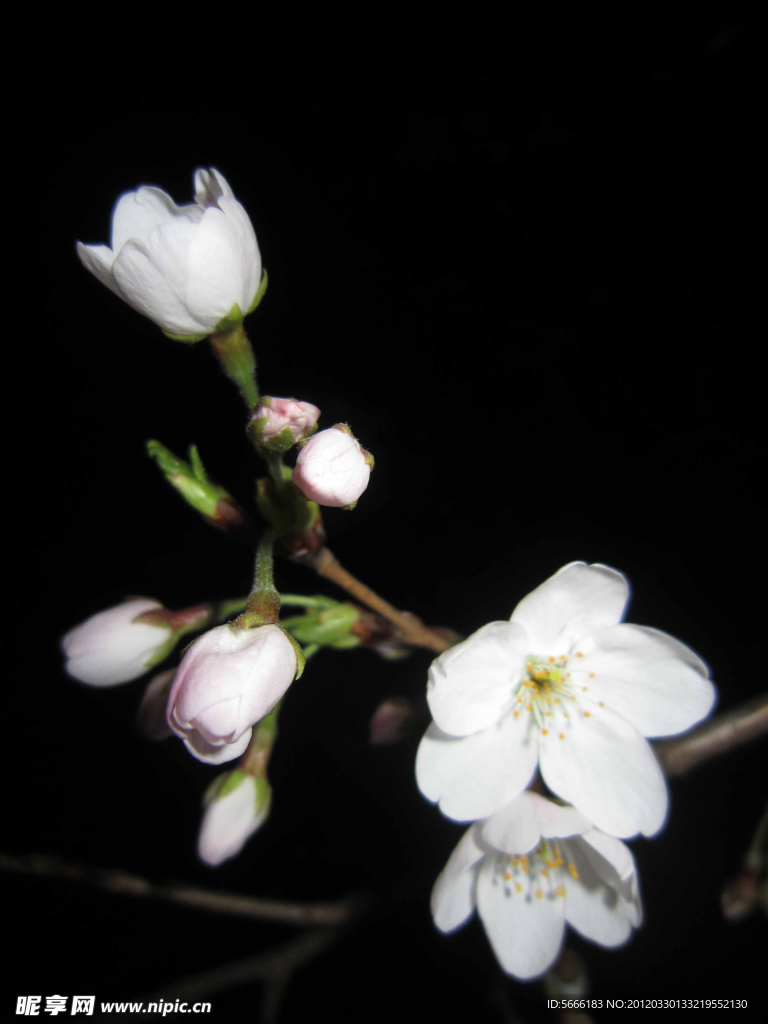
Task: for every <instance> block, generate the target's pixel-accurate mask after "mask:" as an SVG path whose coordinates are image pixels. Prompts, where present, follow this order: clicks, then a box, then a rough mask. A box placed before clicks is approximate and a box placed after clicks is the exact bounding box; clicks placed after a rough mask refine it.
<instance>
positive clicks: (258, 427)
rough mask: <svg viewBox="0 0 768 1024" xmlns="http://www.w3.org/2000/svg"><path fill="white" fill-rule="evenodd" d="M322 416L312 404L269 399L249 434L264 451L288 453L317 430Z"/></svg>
mask: <svg viewBox="0 0 768 1024" xmlns="http://www.w3.org/2000/svg"><path fill="white" fill-rule="evenodd" d="M319 416H320V410H319V409H318V408H317V406H316V405H311V404H310V403H309V402H295V401H294V400H293V399H292V398H273V397H272V396H271V395H266V396H265V397H264V398H262V399H261V401H260V402H259V404H258V405H257V406H256V408H255V409H254V410H253V416H252V417H251V422H250V425H249V427H248V432H249V434H250V435H251V437H252V439H253V441H254V442H255V444H257V445H258V446H259V447H260V448H267V449H268V450H269V451H272V452H287V451H288V449H289V448H292V447H293V446H294V445H295V444H296V442H297V441H300V440H301V439H302V438H303V437H307V436H308V435H309V434H311V433H312V432H313V431H314V430H315V428H316V425H317V421H318V418H319Z"/></svg>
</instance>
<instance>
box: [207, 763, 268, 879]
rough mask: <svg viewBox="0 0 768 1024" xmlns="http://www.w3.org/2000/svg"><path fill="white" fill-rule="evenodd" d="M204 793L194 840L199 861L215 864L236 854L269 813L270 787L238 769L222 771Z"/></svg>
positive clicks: (264, 780) (261, 780)
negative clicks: (197, 833) (204, 805)
mask: <svg viewBox="0 0 768 1024" xmlns="http://www.w3.org/2000/svg"><path fill="white" fill-rule="evenodd" d="M211 790H212V792H209V793H208V794H206V807H205V812H204V814H203V820H202V823H201V825H200V835H199V836H198V840H197V853H198V856H199V857H200V859H201V860H203V861H205V863H206V864H210V866H211V867H212V868H215V867H218V866H219V864H222V863H223V862H224V861H225V860H229V859H230V857H236V856H237V854H238V853H240V851H241V850H242V848H243V846H245V843H246V842H247V840H248V839H250V837H251V836H252V835H253V833H254V832H256V831H257V830H258V829H259V828H260V827H261V826H262V825H263V823H264V821H265V820H266V818H267V815H268V814H269V806H270V803H271V802H272V801H271V798H272V789H271V787H270V785H269V783H268V782H267V780H266V779H255V778H254V777H253V776H252V775H246V774H244V773H243V772H240V771H237V770H235V771H232V772H226V773H225V774H224V775H223V776H221V777H220V778H219V779H217V780H216V781H215V782H214V784H213V786H212V787H211Z"/></svg>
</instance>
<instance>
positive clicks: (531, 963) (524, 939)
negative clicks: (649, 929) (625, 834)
mask: <svg viewBox="0 0 768 1024" xmlns="http://www.w3.org/2000/svg"><path fill="white" fill-rule="evenodd" d="M475 908H477V911H478V913H479V915H480V919H481V921H482V922H483V927H484V928H485V931H486V934H487V936H488V939H489V941H490V943H491V946H492V947H493V951H494V953H495V954H496V957H497V959H498V961H499V963H500V964H501V966H502V967H503V968H504V970H505V971H506V972H507V973H508V974H513V975H515V976H516V977H518V978H523V979H528V978H535V977H537V976H538V975H540V974H543V973H544V971H546V970H547V969H548V968H549V967H551V965H552V964H553V963H554V961H555V960H556V959H557V956H558V953H559V951H560V948H561V946H562V942H563V936H564V933H565V925H566V923H567V924H569V925H571V927H572V928H575V929H576V931H577V932H579V933H580V934H581V935H583V936H584V938H586V939H590V940H591V941H592V942H597V943H599V944H600V945H602V946H620V945H622V943H624V942H626V940H627V939H628V938H629V936H630V934H631V932H632V929H633V928H636V927H638V925H639V924H640V921H641V918H642V910H641V905H640V897H639V891H638V883H637V874H636V871H635V863H634V860H633V858H632V854H631V853H630V851H629V849H628V848H627V847H626V846H625V845H624V843H622V842H621V840H619V839H616V838H614V837H613V836H608V835H606V834H605V833H603V832H600V831H598V830H597V829H595V828H593V827H592V825H591V823H590V822H589V820H588V819H587V818H586V817H585V816H584V815H583V814H580V813H579V812H578V811H576V810H575V809H574V808H573V807H567V806H566V807H564V806H560V805H558V804H556V803H554V802H553V801H551V800H547V799H545V798H544V797H541V796H539V795H538V794H536V793H530V792H524V793H521V794H520V795H519V796H517V797H516V798H515V799H514V800H513V801H512V802H511V803H509V804H507V805H506V806H505V807H503V808H502V809H501V810H499V811H497V812H496V814H494V815H493V816H492V817H491V818H489V819H488V820H486V821H478V822H476V823H475V824H474V825H472V826H471V827H470V828H469V829H468V830H467V832H466V833H465V834H464V837H463V838H462V839H461V841H460V842H459V845H458V846H457V847H456V849H455V850H454V852H453V854H452V855H451V857H450V859H449V861H448V863H447V864H446V866H445V868H444V870H443V872H442V874H441V875H440V877H439V878H438V879H437V882H436V884H435V887H434V890H433V892H432V916H433V918H434V921H435V924H436V925H437V927H438V928H439V929H440V930H441V931H443V932H452V931H454V930H455V929H456V928H459V927H460V926H461V925H462V924H464V923H465V921H467V919H468V918H469V917H470V916H471V914H472V912H473V911H474V910H475Z"/></svg>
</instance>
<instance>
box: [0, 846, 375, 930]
mask: <svg viewBox="0 0 768 1024" xmlns="http://www.w3.org/2000/svg"><path fill="white" fill-rule="evenodd" d="M0 870H2V871H12V872H15V873H17V874H24V875H36V876H38V877H47V878H64V879H70V880H72V881H76V882H85V883H87V884H89V885H94V886H96V887H97V888H99V889H105V890H106V891H107V892H113V893H118V894H121V895H126V896H139V897H144V898H146V899H152V900H161V901H162V902H165V903H178V904H181V905H182V906H187V907H194V908H195V909H197V910H207V911H210V912H211V913H214V914H231V915H233V916H236V917H250V918H256V919H258V920H261V921H280V922H282V923H284V924H293V925H300V926H309V925H328V926H331V925H341V924H345V923H346V922H347V921H348V920H349V919H350V917H352V916H353V915H354V914H356V913H357V912H358V909H359V906H360V898H359V897H356V896H348V897H346V898H344V899H342V900H339V901H338V902H336V903H292V902H290V901H288V900H268V899H263V898H262V897H260V896H244V895H241V894H239V893H232V892H214V891H212V890H210V889H200V888H197V887H195V886H192V885H183V884H175V885H174V884H170V885H159V884H157V883H155V882H150V881H148V880H147V879H146V878H140V877H138V876H137V875H130V874H128V873H127V872H125V871H111V870H105V869H103V868H91V867H87V866H86V865H83V864H70V863H67V862H66V861H63V860H61V859H60V858H59V857H53V856H46V855H42V854H34V853H33V854H27V855H26V856H20V857H17V856H11V855H9V854H7V853H0Z"/></svg>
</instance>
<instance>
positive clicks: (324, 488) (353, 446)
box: [293, 423, 373, 508]
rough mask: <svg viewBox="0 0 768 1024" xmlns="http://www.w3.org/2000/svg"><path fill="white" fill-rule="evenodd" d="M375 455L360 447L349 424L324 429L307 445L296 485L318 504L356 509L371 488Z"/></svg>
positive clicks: (299, 461)
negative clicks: (369, 485) (359, 501)
mask: <svg viewBox="0 0 768 1024" xmlns="http://www.w3.org/2000/svg"><path fill="white" fill-rule="evenodd" d="M372 468H373V456H372V455H371V454H370V453H369V452H367V451H366V450H365V449H364V448H362V447H361V446H360V442H359V441H358V440H357V438H355V436H354V435H353V434H352V431H351V430H350V429H349V427H348V426H347V425H346V423H337V424H336V426H334V427H331V428H330V429H329V430H321V431H320V433H319V434H315V436H314V437H311V438H310V439H309V440H308V441H306V442H305V443H304V446H303V448H302V449H301V452H300V453H299V457H298V459H297V460H296V468H295V469H294V471H293V482H294V483H295V484H296V486H297V487H298V488H299V490H300V491H301V492H302V494H303V495H304V496H305V497H306V498H309V499H310V500H311V501H316V502H317V504H318V505H328V506H331V507H333V508H354V506H355V504H356V503H357V499H358V498H359V497H360V495H361V494H362V493H363V491H364V490H365V489H366V487H367V486H368V481H369V479H370V476H371V469H372Z"/></svg>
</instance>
